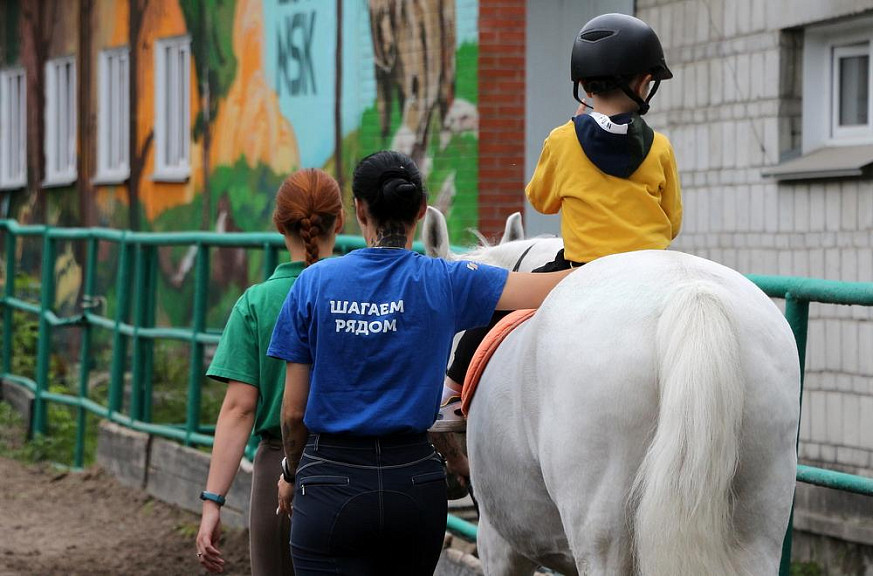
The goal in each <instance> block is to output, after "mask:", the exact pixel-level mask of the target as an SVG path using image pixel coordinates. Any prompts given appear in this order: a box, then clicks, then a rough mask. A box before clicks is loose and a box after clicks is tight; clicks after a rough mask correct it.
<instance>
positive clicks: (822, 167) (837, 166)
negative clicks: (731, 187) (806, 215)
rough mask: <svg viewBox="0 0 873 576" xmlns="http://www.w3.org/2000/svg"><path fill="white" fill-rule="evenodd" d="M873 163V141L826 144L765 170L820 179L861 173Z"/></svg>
mask: <svg viewBox="0 0 873 576" xmlns="http://www.w3.org/2000/svg"><path fill="white" fill-rule="evenodd" d="M870 164H873V144H864V145H858V146H825V147H822V148H819V149H817V150H813V151H812V152H809V153H808V154H804V155H803V156H800V157H799V158H793V159H791V160H788V161H786V162H782V163H781V164H778V165H776V166H770V167H767V168H765V169H764V170H762V171H761V175H762V176H764V177H765V178H773V179H775V180H816V179H822V178H852V177H858V176H861V175H862V174H863V173H864V168H865V167H867V166H869V165H870Z"/></svg>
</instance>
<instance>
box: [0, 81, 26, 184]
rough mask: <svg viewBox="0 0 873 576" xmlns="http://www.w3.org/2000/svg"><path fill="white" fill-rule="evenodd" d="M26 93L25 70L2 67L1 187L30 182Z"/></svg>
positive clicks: (0, 116)
mask: <svg viewBox="0 0 873 576" xmlns="http://www.w3.org/2000/svg"><path fill="white" fill-rule="evenodd" d="M26 94H27V90H26V86H25V83H24V70H22V69H20V68H18V69H15V70H3V71H0V190H9V189H11V188H22V187H24V186H25V185H26V184H27V123H26V120H25V119H26V118H27V113H26V112H27V97H26Z"/></svg>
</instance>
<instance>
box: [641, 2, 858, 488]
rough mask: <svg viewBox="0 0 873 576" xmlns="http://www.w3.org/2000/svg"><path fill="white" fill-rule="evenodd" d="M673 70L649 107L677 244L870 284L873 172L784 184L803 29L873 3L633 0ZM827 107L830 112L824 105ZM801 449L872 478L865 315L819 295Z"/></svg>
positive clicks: (796, 139) (741, 266) (788, 271)
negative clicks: (674, 174) (679, 218)
mask: <svg viewBox="0 0 873 576" xmlns="http://www.w3.org/2000/svg"><path fill="white" fill-rule="evenodd" d="M635 14H636V15H637V16H638V17H639V18H641V19H643V20H645V21H647V22H649V23H650V24H651V25H652V26H653V27H654V28H655V30H656V31H657V32H658V35H659V37H660V38H661V41H662V43H663V44H664V48H665V52H666V56H667V62H668V65H669V66H670V68H671V69H672V70H673V73H674V74H675V78H674V79H673V80H671V81H667V82H665V83H663V84H662V86H661V89H660V92H659V93H658V94H657V96H656V97H655V99H654V101H653V108H652V111H651V112H650V113H649V116H648V117H647V118H648V120H649V122H650V123H651V124H652V126H653V127H654V128H655V129H656V130H659V131H662V132H664V133H666V134H667V136H668V137H669V138H670V139H671V141H672V142H673V146H674V148H675V150H676V156H677V161H678V164H679V169H680V174H681V180H682V192H683V199H684V206H685V217H684V222H683V230H682V233H681V234H680V236H679V238H678V239H677V240H676V242H675V243H674V245H673V247H674V248H676V249H678V250H682V251H685V252H691V253H694V254H697V255H700V256H703V257H706V258H709V259H712V260H715V261H717V262H721V263H723V264H725V265H727V266H730V267H732V268H735V269H737V270H739V271H740V272H743V273H746V274H778V275H795V276H809V277H814V278H826V279H831V280H843V281H852V282H873V181H871V179H870V176H869V169H868V172H865V175H864V176H861V177H857V178H843V179H832V180H825V179H819V180H810V181H795V182H782V183H779V182H777V181H775V180H772V179H768V178H764V177H763V176H762V175H761V172H762V169H764V168H766V167H769V166H774V165H777V164H778V163H779V161H780V159H781V158H784V157H785V155H786V154H787V153H791V152H792V151H799V148H800V137H801V133H800V129H801V118H800V112H801V93H800V91H801V88H800V87H801V86H802V82H801V79H800V74H801V68H802V67H801V65H800V63H801V61H802V60H801V58H802V48H803V42H802V39H803V33H802V27H803V26H806V25H810V24H816V23H822V22H829V21H832V20H835V19H839V18H844V17H857V16H861V15H870V14H873V1H871V0H864V1H861V0H855V1H850V0H845V1H844V0H839V1H831V2H821V1H819V0H808V1H800V0H791V1H789V0H777V1H772V0H770V1H768V0H682V1H664V0H638V1H637V2H636V12H635ZM822 113H825V112H824V111H823V112H822ZM800 454H801V458H802V459H803V460H805V461H807V462H809V463H812V464H820V465H822V466H824V467H828V468H835V469H842V470H846V471H850V472H857V473H861V474H864V475H868V476H873V314H871V310H870V309H867V308H862V307H846V306H842V307H841V306H826V305H819V304H813V305H812V306H811V309H810V325H809V344H808V354H807V365H806V383H805V393H804V398H803V414H802V427H801V444H800Z"/></svg>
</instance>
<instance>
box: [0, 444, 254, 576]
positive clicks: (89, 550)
mask: <svg viewBox="0 0 873 576" xmlns="http://www.w3.org/2000/svg"><path fill="white" fill-rule="evenodd" d="M198 524H199V517H197V516H196V515H194V514H191V513H189V512H186V511H183V510H180V509H178V508H175V507H174V506H170V505H167V504H165V503H163V502H160V501H157V500H155V499H153V498H151V497H149V496H148V495H147V494H145V493H143V492H139V491H136V490H131V489H129V488H126V487H124V486H122V485H120V484H119V483H118V482H117V481H116V480H115V479H114V478H113V477H111V476H110V475H109V474H107V473H105V472H103V471H102V470H100V469H97V468H95V469H92V470H88V471H85V472H78V473H76V472H69V473H65V472H58V471H56V470H54V469H52V468H46V467H37V466H32V465H25V464H22V463H21V462H18V461H15V460H10V459H7V458H3V457H0V576H25V575H26V576H55V575H57V576H60V575H65V576H74V575H82V576H84V575H88V576H92V575H94V576H102V575H106V576H120V575H125V576H126V575H134V574H135V575H142V576H147V575H153V576H175V575H179V576H182V575H184V576H191V575H192V574H204V573H205V572H203V571H202V570H200V569H199V564H198V563H197V558H196V557H195V549H194V537H195V535H196V532H197V526H198ZM227 532H228V533H227V534H225V537H224V540H225V541H224V543H223V546H222V548H221V549H222V551H223V552H224V553H225V558H226V559H227V561H228V570H227V571H226V572H225V574H248V573H249V561H248V542H247V538H248V537H247V535H246V534H245V533H244V532H240V531H227Z"/></svg>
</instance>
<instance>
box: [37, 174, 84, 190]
mask: <svg viewBox="0 0 873 576" xmlns="http://www.w3.org/2000/svg"><path fill="white" fill-rule="evenodd" d="M76 179H77V175H76V174H68V175H65V176H59V175H55V176H52V177H50V178H46V179H45V180H43V181H42V187H43V188H62V187H64V186H69V185H70V184H75V183H76Z"/></svg>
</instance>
